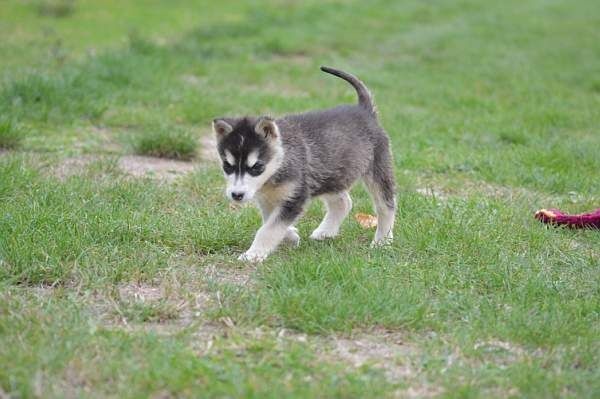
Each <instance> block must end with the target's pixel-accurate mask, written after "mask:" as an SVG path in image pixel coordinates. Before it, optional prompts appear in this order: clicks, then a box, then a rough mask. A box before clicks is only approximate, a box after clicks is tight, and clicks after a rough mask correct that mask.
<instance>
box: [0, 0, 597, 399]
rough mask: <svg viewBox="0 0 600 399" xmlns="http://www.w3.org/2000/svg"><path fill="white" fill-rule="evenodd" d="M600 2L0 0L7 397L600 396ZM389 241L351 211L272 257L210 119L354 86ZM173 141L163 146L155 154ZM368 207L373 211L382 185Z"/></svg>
mask: <svg viewBox="0 0 600 399" xmlns="http://www.w3.org/2000/svg"><path fill="white" fill-rule="evenodd" d="M598 26H600V4H599V3H598V2H597V1H594V0H576V1H557V0H527V1H517V0H508V1H503V2H481V1H475V0H462V1H444V0H440V1H430V2H423V1H417V0H414V1H412V0H410V1H402V2H397V1H379V0H376V1H370V2H364V1H354V0H348V1H333V0H332V1H312V0H311V1H304V2H285V1H260V2H258V1H257V2H210V1H184V0H173V1H160V0H153V1H142V0H130V1H115V0H73V1H68V0H29V1H17V0H7V1H3V2H1V3H0V36H1V37H2V40H1V41H0V54H1V56H0V397H3V398H4V397H9V398H13V397H14V398H21V397H22V398H28V397H56V398H62V397H136V398H137V397H140V398H141V397H156V398H158V397H161V398H163V397H257V398H263V397H273V398H280V397H298V398H305V397H374V398H380V397H437V396H441V397H482V398H483V397H540V398H548V397H577V398H597V397H599V396H600V368H599V367H598V365H599V364H600V317H599V316H600V234H599V233H598V231H569V230H563V229H546V228H544V227H543V226H542V225H540V224H539V222H537V221H536V220H534V219H533V212H534V211H535V210H536V209H539V208H544V207H558V208H561V209H564V210H566V211H569V212H580V211H586V210H590V209H594V208H598V207H600V30H599V29H598ZM320 65H332V66H335V67H339V68H341V69H344V70H347V71H349V72H352V73H355V74H356V75H358V76H359V77H360V78H361V79H363V80H364V81H365V82H366V83H367V84H368V86H369V87H370V88H371V90H372V91H373V93H374V94H375V97H376V102H377V105H378V108H379V110H380V114H381V119H382V124H383V125H384V126H385V128H386V129H387V131H388V132H389V133H390V136H391V141H392V144H393V152H394V158H395V167H396V178H397V181H398V198H399V200H398V201H399V212H398V215H397V220H396V228H395V238H396V239H395V241H394V244H393V245H392V246H391V247H388V248H383V249H369V245H368V244H369V242H370V240H371V238H372V235H373V233H374V232H373V231H371V230H365V229H363V228H361V227H360V226H359V224H358V223H356V221H355V220H354V219H353V218H352V217H350V218H349V219H348V220H347V221H345V222H344V224H343V226H342V233H341V235H340V236H339V237H338V238H336V239H335V240H330V241H326V242H312V241H311V240H309V239H308V235H309V234H310V232H311V231H312V230H313V229H314V228H315V227H316V226H317V225H318V224H319V222H320V218H321V217H322V215H323V210H324V209H323V206H322V205H321V204H320V203H318V201H315V202H314V204H312V205H311V207H310V208H309V210H308V211H307V213H306V215H305V216H304V217H303V218H302V219H301V221H300V222H299V224H298V228H299V230H300V233H301V237H302V241H301V245H300V247H299V248H297V249H292V248H287V247H282V248H281V249H279V250H278V251H277V252H276V253H275V254H273V255H272V256H271V257H269V258H268V260H267V261H265V262H264V263H263V264H261V265H258V266H256V265H249V264H243V263H241V262H238V261H237V260H236V258H237V256H238V255H239V254H240V253H241V252H242V251H243V250H245V249H247V247H248V246H249V245H250V243H251V241H252V238H253V234H254V232H255V231H256V229H257V228H258V226H259V223H260V217H259V213H258V212H257V210H256V209H255V208H253V207H235V208H234V207H231V206H230V204H229V203H228V202H227V200H226V199H225V197H224V195H223V188H224V182H223V178H222V172H221V170H220V167H219V165H218V163H217V162H215V160H214V149H213V148H212V146H213V145H214V144H213V143H212V135H211V132H210V121H211V120H212V118H214V117H217V116H223V115H240V114H253V115H254V114H271V115H280V114H284V113H289V112H299V111H303V110H309V109H314V108H323V107H329V106H333V105H336V104H339V103H345V102H354V101H355V93H354V92H353V90H351V88H349V86H348V85H347V84H345V83H344V82H342V81H340V80H337V79H335V78H333V77H330V76H328V75H325V74H323V73H321V72H320V71H319V69H318V67H319V66H320ZM158 157H164V158H158ZM352 197H353V201H354V207H353V210H352V214H354V213H357V212H366V213H372V212H373V211H372V209H371V203H370V201H369V198H368V195H367V193H366V191H365V190H364V188H363V187H362V186H360V185H358V186H356V187H355V188H354V189H353V191H352Z"/></svg>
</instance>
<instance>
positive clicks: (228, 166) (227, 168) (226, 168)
mask: <svg viewBox="0 0 600 399" xmlns="http://www.w3.org/2000/svg"><path fill="white" fill-rule="evenodd" d="M234 171H235V168H234V167H233V165H232V164H230V163H229V162H227V161H223V172H225V173H227V174H228V175H230V174H232V173H233V172H234Z"/></svg>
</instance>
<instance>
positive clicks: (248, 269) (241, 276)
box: [204, 264, 257, 287]
mask: <svg viewBox="0 0 600 399" xmlns="http://www.w3.org/2000/svg"><path fill="white" fill-rule="evenodd" d="M256 270H257V268H256V266H254V265H249V264H248V265H242V266H232V265H227V266H225V265H209V266H206V267H205V268H204V278H205V280H206V281H207V282H209V283H210V282H212V283H217V284H232V285H238V286H244V287H249V286H253V285H254V284H253V282H254V279H253V277H254V275H255V273H256Z"/></svg>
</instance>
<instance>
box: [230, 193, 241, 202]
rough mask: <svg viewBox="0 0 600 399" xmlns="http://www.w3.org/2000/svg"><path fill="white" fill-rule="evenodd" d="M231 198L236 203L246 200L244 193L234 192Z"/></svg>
mask: <svg viewBox="0 0 600 399" xmlns="http://www.w3.org/2000/svg"><path fill="white" fill-rule="evenodd" d="M231 198H233V199H234V200H236V201H241V200H243V199H244V193H236V192H233V193H231Z"/></svg>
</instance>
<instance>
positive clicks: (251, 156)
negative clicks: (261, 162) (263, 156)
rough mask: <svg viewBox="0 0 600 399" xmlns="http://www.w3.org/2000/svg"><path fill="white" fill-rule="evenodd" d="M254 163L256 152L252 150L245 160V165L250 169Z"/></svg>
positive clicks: (256, 158) (256, 157)
mask: <svg viewBox="0 0 600 399" xmlns="http://www.w3.org/2000/svg"><path fill="white" fill-rule="evenodd" d="M256 161H258V151H257V150H254V151H252V152H251V153H250V154H248V157H247V158H246V165H247V166H248V167H249V168H251V167H253V166H254V164H255V163H256Z"/></svg>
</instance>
